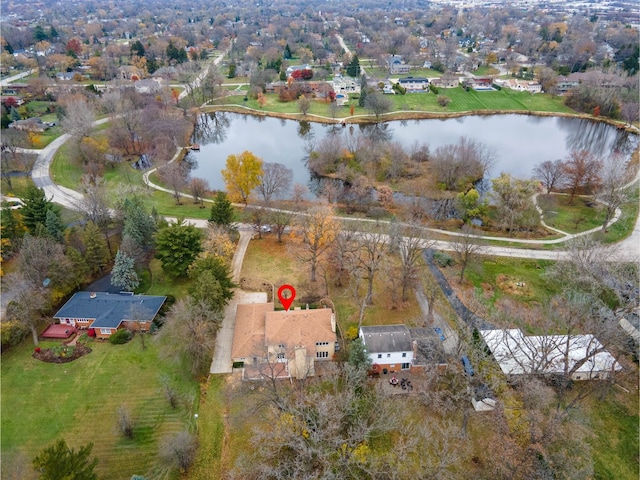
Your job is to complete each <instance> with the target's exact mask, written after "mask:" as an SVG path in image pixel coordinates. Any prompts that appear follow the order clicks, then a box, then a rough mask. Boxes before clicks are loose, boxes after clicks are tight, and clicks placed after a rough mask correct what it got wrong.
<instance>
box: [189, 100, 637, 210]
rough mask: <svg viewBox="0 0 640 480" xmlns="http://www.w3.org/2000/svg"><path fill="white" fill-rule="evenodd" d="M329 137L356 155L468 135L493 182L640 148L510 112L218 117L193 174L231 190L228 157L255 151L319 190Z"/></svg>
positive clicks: (204, 120)
mask: <svg viewBox="0 0 640 480" xmlns="http://www.w3.org/2000/svg"><path fill="white" fill-rule="evenodd" d="M328 135H342V140H341V141H343V145H344V146H345V147H346V148H347V149H348V150H350V151H351V150H352V149H354V148H356V147H357V143H358V137H359V136H360V135H362V137H365V138H367V139H369V140H370V141H372V142H375V143H376V144H378V145H380V144H382V143H384V142H390V141H393V142H397V143H398V144H400V145H403V146H404V148H405V150H406V151H409V150H410V149H411V148H412V146H414V145H428V147H429V149H430V150H431V151H434V150H435V149H436V148H438V147H439V146H442V145H446V144H454V143H457V142H458V140H459V139H460V137H462V136H467V137H469V138H472V139H476V140H479V141H480V142H482V143H484V144H485V145H486V146H487V147H488V148H492V149H494V150H495V151H496V152H497V154H496V164H495V165H494V167H493V168H492V171H491V172H490V175H491V176H493V177H495V176H497V175H499V174H500V172H503V171H504V172H508V173H510V174H512V175H513V176H516V177H519V178H530V177H531V175H532V170H533V168H534V167H535V165H537V164H539V163H540V162H542V161H544V160H555V159H558V158H560V159H562V158H567V157H568V155H569V153H570V152H571V151H573V150H588V151H590V152H591V153H593V154H594V155H597V156H601V157H604V156H608V155H609V154H611V153H614V152H617V153H620V154H623V155H624V156H628V155H629V154H630V153H631V152H632V151H633V150H634V149H635V148H636V147H637V145H638V137H637V135H633V134H629V133H627V132H625V131H623V130H618V129H616V128H615V127H612V126H610V125H607V124H605V123H597V122H591V121H589V120H585V119H577V118H566V117H537V116H532V115H511V114H510V115H490V116H475V117H474V116H470V117H458V118H452V119H432V120H411V121H395V122H386V123H379V124H368V125H364V124H358V125H348V126H346V127H343V126H341V125H339V124H317V123H311V122H307V121H302V122H299V121H294V120H284V119H276V118H271V117H262V116H250V115H240V114H231V113H224V112H216V113H209V114H202V115H201V116H200V120H199V121H198V124H197V125H196V129H195V132H194V137H193V142H194V143H199V144H200V151H199V152H191V153H190V154H189V157H192V158H193V162H194V163H193V165H192V175H194V176H197V177H200V178H204V179H206V180H207V181H208V182H209V184H210V186H211V187H212V188H213V189H223V188H224V182H223V181H222V175H221V173H220V171H221V170H222V169H223V168H224V163H225V160H226V158H227V157H228V156H229V155H231V154H237V153H240V152H243V151H244V150H249V151H251V152H253V153H254V154H255V155H257V156H258V157H260V158H262V159H263V160H264V161H265V162H278V163H282V164H283V165H285V166H286V167H287V168H290V169H292V170H293V172H294V179H293V181H294V183H300V184H303V185H307V186H308V187H309V190H310V191H312V192H318V191H319V190H318V185H317V184H316V183H317V182H316V180H314V179H313V178H312V177H311V175H310V173H309V170H308V168H307V166H306V160H307V159H308V155H309V149H310V148H313V147H314V146H317V145H319V144H320V143H321V142H322V140H323V139H324V138H325V137H327V136H328ZM316 194H317V193H316ZM447 209H448V208H447V207H445V210H447Z"/></svg>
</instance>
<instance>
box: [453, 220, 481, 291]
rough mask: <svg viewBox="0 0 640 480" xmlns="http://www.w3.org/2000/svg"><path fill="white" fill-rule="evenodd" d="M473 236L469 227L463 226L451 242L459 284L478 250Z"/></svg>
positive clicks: (478, 246)
mask: <svg viewBox="0 0 640 480" xmlns="http://www.w3.org/2000/svg"><path fill="white" fill-rule="evenodd" d="M474 234H475V232H474V230H473V229H472V228H471V227H469V226H468V225H464V226H463V227H462V232H461V234H460V235H456V236H455V237H454V239H453V241H452V242H451V246H452V248H453V257H454V258H455V260H456V262H457V263H458V264H459V265H460V279H459V280H460V283H462V282H463V281H464V272H465V270H466V269H467V267H468V266H469V263H471V261H472V260H473V259H474V258H475V255H476V253H477V252H478V250H479V249H480V245H478V243H477V239H475V238H474Z"/></svg>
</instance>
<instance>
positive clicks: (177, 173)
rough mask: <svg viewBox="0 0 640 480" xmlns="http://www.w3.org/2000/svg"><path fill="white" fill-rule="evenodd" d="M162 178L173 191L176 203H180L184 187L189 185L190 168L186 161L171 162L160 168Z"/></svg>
mask: <svg viewBox="0 0 640 480" xmlns="http://www.w3.org/2000/svg"><path fill="white" fill-rule="evenodd" d="M159 173H160V176H161V178H162V180H163V181H164V182H165V183H166V184H167V185H168V186H169V187H170V188H171V190H172V191H173V198H175V199H176V204H178V205H180V197H181V196H182V189H183V188H185V187H186V186H187V176H188V168H187V166H186V164H184V162H179V161H175V162H171V163H168V164H167V165H164V166H163V167H162V168H160V169H159Z"/></svg>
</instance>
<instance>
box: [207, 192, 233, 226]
mask: <svg viewBox="0 0 640 480" xmlns="http://www.w3.org/2000/svg"><path fill="white" fill-rule="evenodd" d="M233 216H234V212H233V205H231V201H230V200H229V198H228V197H227V194H226V193H225V192H222V191H220V192H218V193H217V194H216V196H215V197H214V199H213V204H212V205H211V215H210V216H209V221H210V222H212V223H214V224H216V225H219V226H221V227H225V228H228V227H230V226H231V223H232V222H233Z"/></svg>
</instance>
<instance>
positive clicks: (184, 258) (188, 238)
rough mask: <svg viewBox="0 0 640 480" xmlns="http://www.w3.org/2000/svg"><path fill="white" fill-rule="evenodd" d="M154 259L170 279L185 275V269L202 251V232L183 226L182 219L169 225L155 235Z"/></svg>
mask: <svg viewBox="0 0 640 480" xmlns="http://www.w3.org/2000/svg"><path fill="white" fill-rule="evenodd" d="M155 239H156V258H159V259H160V261H161V262H162V269H163V270H164V271H165V272H166V273H167V274H168V275H170V276H172V277H181V276H184V275H186V274H187V269H188V268H189V266H190V265H191V264H192V263H193V262H194V260H195V259H196V258H198V254H199V253H200V252H201V251H202V232H201V231H200V230H198V229H197V228H196V227H194V226H193V225H185V224H184V223H183V220H182V219H178V221H177V222H176V223H171V224H169V225H167V226H165V227H163V228H161V229H160V230H158V233H156V237H155Z"/></svg>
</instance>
